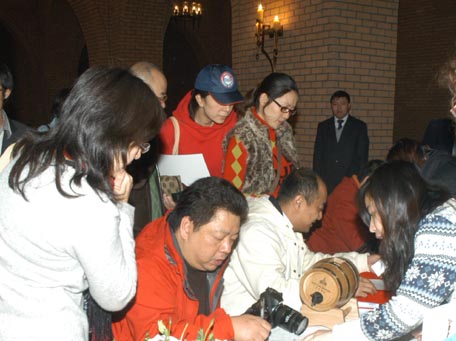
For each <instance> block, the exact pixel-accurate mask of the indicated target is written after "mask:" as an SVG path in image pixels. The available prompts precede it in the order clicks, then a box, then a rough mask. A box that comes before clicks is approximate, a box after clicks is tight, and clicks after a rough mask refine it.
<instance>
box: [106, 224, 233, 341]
mask: <svg viewBox="0 0 456 341" xmlns="http://www.w3.org/2000/svg"><path fill="white" fill-rule="evenodd" d="M165 250H168V256H169V257H167V254H166V253H165ZM136 259H137V264H138V289H137V293H136V299H135V301H134V304H133V305H132V306H131V308H130V309H129V310H128V312H127V314H126V315H125V317H124V318H123V319H122V320H120V321H118V322H115V323H113V333H114V338H115V340H116V341H127V340H128V341H129V340H138V341H143V340H144V338H145V335H146V332H147V333H148V334H149V336H150V337H153V336H155V335H156V334H157V333H158V325H157V322H158V320H163V322H164V323H165V325H168V324H169V320H171V321H172V326H171V335H173V336H175V337H177V338H178V339H179V338H180V337H181V334H182V332H183V330H184V328H185V326H186V324H187V323H188V327H187V330H186V333H185V335H184V338H183V339H188V340H195V339H196V335H197V333H198V331H199V329H200V328H203V330H204V331H206V329H207V327H208V326H209V325H210V322H211V321H212V319H214V320H215V323H214V327H213V329H212V332H213V333H214V337H215V338H217V339H222V340H224V339H228V340H232V339H234V331H233V326H232V323H231V318H230V317H229V316H228V315H227V314H226V313H225V311H224V310H223V309H221V308H217V309H216V310H215V311H214V312H213V313H212V314H211V315H209V316H205V315H198V307H199V303H198V301H197V300H196V299H192V298H190V297H189V296H188V295H187V294H186V292H185V290H184V287H185V285H186V281H185V273H184V271H185V270H184V264H183V260H182V258H181V256H180V255H179V253H178V251H177V250H176V248H175V247H174V243H173V239H172V234H171V231H170V229H169V225H168V224H167V222H166V216H165V217H161V218H159V219H157V220H154V221H153V222H151V223H149V224H148V225H147V226H146V227H145V228H144V229H143V231H142V232H141V233H140V234H139V236H138V238H137V239H136ZM225 265H226V264H225ZM222 275H223V271H220V272H219V274H218V276H217V279H216V281H215V283H214V286H213V287H212V289H211V297H210V305H212V301H213V299H214V293H215V291H216V289H217V286H218V285H219V284H220V279H221V277H222ZM219 303H220V302H218V304H219ZM218 304H217V306H219V305H218Z"/></svg>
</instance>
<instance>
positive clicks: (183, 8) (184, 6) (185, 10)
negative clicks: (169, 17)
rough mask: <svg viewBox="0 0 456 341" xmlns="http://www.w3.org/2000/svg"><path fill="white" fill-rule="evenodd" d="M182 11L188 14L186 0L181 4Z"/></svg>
mask: <svg viewBox="0 0 456 341" xmlns="http://www.w3.org/2000/svg"><path fill="white" fill-rule="evenodd" d="M182 13H184V14H188V3H187V1H184V4H183V6H182Z"/></svg>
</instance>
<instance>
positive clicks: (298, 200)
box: [293, 194, 307, 209]
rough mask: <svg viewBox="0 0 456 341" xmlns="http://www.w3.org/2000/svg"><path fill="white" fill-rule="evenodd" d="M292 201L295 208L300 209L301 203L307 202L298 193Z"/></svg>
mask: <svg viewBox="0 0 456 341" xmlns="http://www.w3.org/2000/svg"><path fill="white" fill-rule="evenodd" d="M293 203H294V205H295V208H296V209H300V208H301V206H302V205H305V204H306V203H307V201H306V199H305V198H304V197H303V196H302V195H301V194H298V195H296V196H295V197H294V199H293Z"/></svg>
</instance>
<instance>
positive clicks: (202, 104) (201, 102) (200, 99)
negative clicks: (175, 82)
mask: <svg viewBox="0 0 456 341" xmlns="http://www.w3.org/2000/svg"><path fill="white" fill-rule="evenodd" d="M195 100H196V103H198V105H199V106H200V107H204V99H203V97H201V95H200V94H197V95H195Z"/></svg>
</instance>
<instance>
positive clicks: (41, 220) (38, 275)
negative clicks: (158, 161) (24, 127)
mask: <svg viewBox="0 0 456 341" xmlns="http://www.w3.org/2000/svg"><path fill="white" fill-rule="evenodd" d="M161 122H162V109H161V107H160V104H159V102H158V100H157V99H156V98H155V96H154V95H153V93H152V92H151V90H150V89H149V88H148V87H147V85H145V84H144V83H143V82H142V81H141V80H139V79H138V78H136V77H134V76H133V75H131V74H130V73H129V72H128V71H126V70H123V69H117V68H115V69H108V68H93V69H89V70H87V71H86V72H85V73H84V74H83V75H81V77H80V78H79V79H78V81H77V82H76V84H75V85H74V87H73V89H72V90H71V92H70V94H69V96H68V97H67V99H66V100H65V102H64V104H63V107H62V112H61V120H60V122H59V124H58V125H57V126H56V127H55V128H53V129H51V130H50V131H49V132H47V133H33V134H30V135H27V136H26V137H25V138H24V139H22V140H20V141H18V142H17V143H16V145H15V147H14V150H13V159H12V161H11V162H10V163H9V165H8V166H7V167H6V168H5V169H4V170H3V171H2V172H0V193H1V195H0V302H1V303H0V339H1V340H27V339H29V340H66V339H69V340H87V339H88V335H89V331H88V322H87V317H86V314H85V312H84V309H83V294H82V293H83V292H84V290H86V289H87V288H89V290H90V293H91V295H92V297H93V298H94V300H95V301H96V302H97V303H98V304H99V305H100V306H101V307H102V308H104V309H106V310H109V311H116V310H120V309H122V308H123V307H124V306H125V305H126V304H127V303H128V302H129V301H130V300H131V299H132V298H133V296H134V295H135V292H136V278H137V274H136V263H135V254H134V240H133V237H132V220H133V211H134V209H133V207H131V206H130V205H129V204H127V199H128V196H129V193H130V190H131V187H132V178H131V176H130V175H129V174H127V173H126V171H125V167H126V165H127V164H128V163H130V162H131V161H132V160H133V159H138V158H139V157H140V156H141V153H142V152H145V151H147V149H148V146H147V143H145V142H146V141H149V140H151V139H152V138H153V137H154V135H155V134H156V133H157V132H158V130H159V128H160V125H161Z"/></svg>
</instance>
